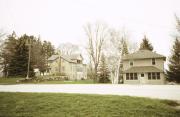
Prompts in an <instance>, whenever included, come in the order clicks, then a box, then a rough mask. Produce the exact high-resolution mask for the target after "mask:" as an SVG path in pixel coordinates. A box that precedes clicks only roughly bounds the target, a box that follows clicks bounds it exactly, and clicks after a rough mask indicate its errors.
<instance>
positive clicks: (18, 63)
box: [8, 35, 34, 77]
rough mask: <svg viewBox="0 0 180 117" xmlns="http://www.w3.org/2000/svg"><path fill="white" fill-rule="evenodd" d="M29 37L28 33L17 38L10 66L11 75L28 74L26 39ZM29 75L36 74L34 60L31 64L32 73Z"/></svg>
mask: <svg viewBox="0 0 180 117" xmlns="http://www.w3.org/2000/svg"><path fill="white" fill-rule="evenodd" d="M28 39H29V37H28V36H27V35H23V36H22V37H20V38H18V39H17V43H16V45H14V47H15V52H14V54H13V56H12V59H11V61H9V67H8V75H9V76H22V77H25V76H26V75H27V67H28V56H29V54H28V51H29V50H28V47H27V45H26V41H27V40H28ZM29 76H30V77H32V76H34V71H33V67H32V62H31V64H30V73H29Z"/></svg>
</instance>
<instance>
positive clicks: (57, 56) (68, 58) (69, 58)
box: [48, 54, 82, 63]
mask: <svg viewBox="0 0 180 117" xmlns="http://www.w3.org/2000/svg"><path fill="white" fill-rule="evenodd" d="M79 56H81V55H80V54H76V55H61V56H60V57H61V58H62V59H64V60H66V61H68V62H71V63H75V62H74V61H73V60H75V59H77V60H78V57H79ZM81 57H82V56H81ZM58 58H59V55H52V56H51V57H50V58H48V61H54V60H56V59H58Z"/></svg>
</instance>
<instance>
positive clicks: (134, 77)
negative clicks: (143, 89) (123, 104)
mask: <svg viewBox="0 0 180 117" xmlns="http://www.w3.org/2000/svg"><path fill="white" fill-rule="evenodd" d="M137 79H138V77H137V73H126V80H137Z"/></svg>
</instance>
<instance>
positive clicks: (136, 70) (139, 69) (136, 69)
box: [123, 66, 163, 73]
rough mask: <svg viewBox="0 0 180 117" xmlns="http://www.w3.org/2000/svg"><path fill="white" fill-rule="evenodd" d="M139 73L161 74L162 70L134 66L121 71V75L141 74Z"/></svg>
mask: <svg viewBox="0 0 180 117" xmlns="http://www.w3.org/2000/svg"><path fill="white" fill-rule="evenodd" d="M141 72H163V70H161V69H158V68H157V67H154V66H136V67H131V68H129V69H127V70H125V71H123V73H141Z"/></svg>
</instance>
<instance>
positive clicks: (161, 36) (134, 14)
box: [0, 0, 180, 57]
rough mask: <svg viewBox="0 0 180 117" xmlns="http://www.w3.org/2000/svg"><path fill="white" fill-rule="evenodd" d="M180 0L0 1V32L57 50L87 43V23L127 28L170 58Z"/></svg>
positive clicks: (137, 39)
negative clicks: (32, 37) (29, 37)
mask: <svg viewBox="0 0 180 117" xmlns="http://www.w3.org/2000/svg"><path fill="white" fill-rule="evenodd" d="M179 5H180V0H0V29H1V30H3V31H4V32H6V33H12V31H15V32H16V34H17V35H19V36H20V35H22V34H24V33H26V34H29V35H35V36H39V35H40V37H41V38H42V39H44V40H48V41H51V42H52V44H53V45H55V47H57V46H58V45H59V44H60V43H66V42H71V43H74V44H78V45H81V46H83V47H84V46H85V44H86V40H87V39H86V35H85V31H84V29H83V26H85V25H86V24H87V23H88V22H89V23H92V24H93V23H96V22H103V23H106V24H107V25H108V26H109V27H111V28H116V29H117V30H121V29H126V31H127V32H128V35H129V40H130V41H132V42H137V43H138V44H139V43H140V42H141V40H142V38H143V37H144V35H146V36H147V38H148V39H149V40H150V42H151V43H152V45H153V46H154V50H155V51H156V52H157V53H160V54H163V55H165V56H167V57H168V56H169V55H170V48H171V46H172V43H173V40H174V38H173V35H174V32H175V25H176V22H175V18H174V14H175V13H176V14H177V15H178V16H180V7H179Z"/></svg>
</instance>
